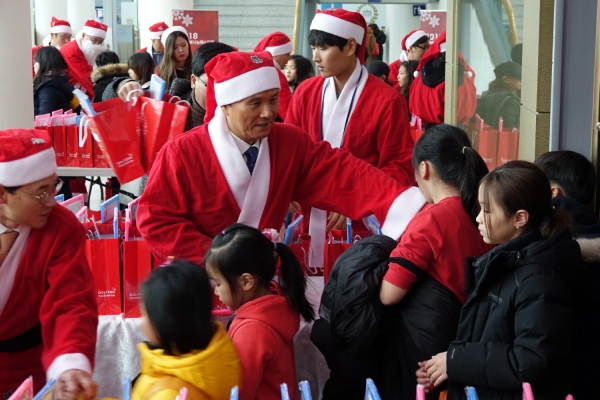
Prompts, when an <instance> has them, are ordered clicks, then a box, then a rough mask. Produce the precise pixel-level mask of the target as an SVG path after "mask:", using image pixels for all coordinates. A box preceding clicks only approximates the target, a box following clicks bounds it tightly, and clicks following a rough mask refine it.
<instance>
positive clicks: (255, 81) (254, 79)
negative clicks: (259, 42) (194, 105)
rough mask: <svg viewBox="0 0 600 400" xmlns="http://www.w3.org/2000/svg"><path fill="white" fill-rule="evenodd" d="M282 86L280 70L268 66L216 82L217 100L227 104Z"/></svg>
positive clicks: (219, 102) (220, 103) (219, 104)
mask: <svg viewBox="0 0 600 400" xmlns="http://www.w3.org/2000/svg"><path fill="white" fill-rule="evenodd" d="M280 88H281V86H280V85H279V72H278V71H277V69H275V67H271V66H267V67H262V68H258V69H255V70H252V71H248V72H245V73H243V74H241V75H238V76H236V77H234V78H231V79H229V80H227V81H224V82H220V83H215V100H216V101H217V105H218V106H226V105H229V104H233V103H236V102H238V101H240V100H244V99H246V98H248V97H250V96H254V95H255V94H257V93H261V92H264V91H265V90H270V89H280Z"/></svg>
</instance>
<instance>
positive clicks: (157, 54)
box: [136, 22, 169, 67]
mask: <svg viewBox="0 0 600 400" xmlns="http://www.w3.org/2000/svg"><path fill="white" fill-rule="evenodd" d="M167 29H169V25H167V24H165V23H164V22H158V23H156V24H154V25H152V26H151V27H150V35H149V36H150V40H151V41H152V45H151V46H150V47H143V48H141V49H139V50H138V51H136V53H145V52H148V53H149V54H150V55H151V56H152V59H153V60H154V65H155V66H157V67H158V66H159V65H160V63H161V62H162V60H163V57H164V56H165V46H163V44H162V42H161V41H160V37H161V36H162V34H163V32H164V31H166V30H167Z"/></svg>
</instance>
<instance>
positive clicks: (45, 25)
mask: <svg viewBox="0 0 600 400" xmlns="http://www.w3.org/2000/svg"><path fill="white" fill-rule="evenodd" d="M33 4H34V7H35V8H34V11H35V16H34V20H35V43H36V44H38V45H39V44H42V40H43V39H44V38H45V37H46V36H48V35H49V34H50V20H51V19H52V17H56V18H58V19H67V0H34V1H33Z"/></svg>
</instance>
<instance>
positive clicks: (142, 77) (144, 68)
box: [127, 51, 154, 85]
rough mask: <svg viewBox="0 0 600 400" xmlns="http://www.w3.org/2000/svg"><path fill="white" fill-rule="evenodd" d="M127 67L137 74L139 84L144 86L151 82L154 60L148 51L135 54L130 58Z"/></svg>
mask: <svg viewBox="0 0 600 400" xmlns="http://www.w3.org/2000/svg"><path fill="white" fill-rule="evenodd" d="M127 66H128V67H129V68H131V69H132V70H133V72H135V75H136V76H137V78H138V82H139V83H140V84H142V85H143V84H144V83H146V82H148V81H150V77H151V76H152V74H153V73H154V59H153V58H152V56H151V55H150V54H149V53H148V52H146V51H144V52H142V53H135V54H134V55H132V56H131V57H129V60H128V61H127Z"/></svg>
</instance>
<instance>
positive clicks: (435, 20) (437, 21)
mask: <svg viewBox="0 0 600 400" xmlns="http://www.w3.org/2000/svg"><path fill="white" fill-rule="evenodd" d="M439 24H440V18H439V17H437V16H435V15H434V16H433V17H431V18H429V25H431V27H432V28H435V27H436V26H438V25H439Z"/></svg>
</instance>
